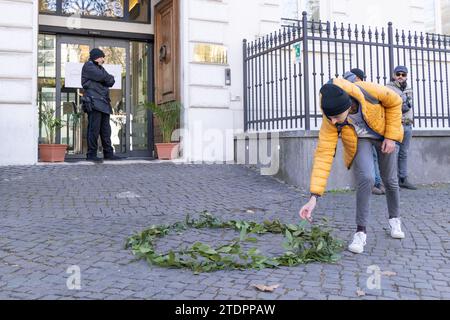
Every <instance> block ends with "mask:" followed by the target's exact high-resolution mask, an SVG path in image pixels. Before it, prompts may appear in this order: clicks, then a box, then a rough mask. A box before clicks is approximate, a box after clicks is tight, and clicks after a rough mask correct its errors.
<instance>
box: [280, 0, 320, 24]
mask: <svg viewBox="0 0 450 320" xmlns="http://www.w3.org/2000/svg"><path fill="white" fill-rule="evenodd" d="M281 11H282V15H283V16H282V18H288V19H301V18H302V12H303V11H306V13H307V14H308V20H311V19H314V20H316V21H318V20H320V0H282V1H281Z"/></svg>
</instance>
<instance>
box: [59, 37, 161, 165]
mask: <svg viewBox="0 0 450 320" xmlns="http://www.w3.org/2000/svg"><path fill="white" fill-rule="evenodd" d="M56 42H57V43H56V47H57V51H56V61H57V63H56V65H57V68H56V106H59V108H58V107H57V108H56V115H57V117H59V118H61V119H62V120H63V121H64V127H63V128H62V129H61V130H59V131H58V132H57V136H56V140H57V141H59V142H61V143H64V144H67V145H68V151H67V153H68V154H67V157H68V158H85V156H86V151H87V140H86V136H87V116H86V114H84V113H83V112H82V110H81V104H80V98H81V96H82V94H83V90H82V88H81V68H82V66H83V64H84V63H85V62H86V61H88V59H89V51H90V50H92V49H93V48H100V49H101V50H103V52H104V53H105V65H104V67H105V69H106V70H107V71H108V72H109V73H111V74H113V75H114V78H115V80H116V83H115V85H114V86H113V87H112V88H111V89H110V98H111V106H112V109H113V114H112V115H111V120H110V125H111V142H112V145H113V148H114V152H115V153H116V154H122V155H125V156H139V157H150V156H152V154H153V143H152V138H153V133H152V130H151V124H149V123H148V119H151V117H150V116H149V111H147V110H146V109H145V108H143V107H142V103H143V102H146V100H147V98H148V95H147V93H148V90H147V86H148V83H147V81H146V79H147V77H145V79H144V77H143V74H146V71H145V72H143V71H142V70H141V68H144V67H145V66H146V65H147V62H145V64H144V63H143V60H142V59H141V60H139V61H137V60H136V59H131V58H130V57H131V54H132V55H133V57H134V56H136V55H137V56H143V55H144V54H143V53H142V52H144V51H145V50H144V49H145V48H147V45H146V44H145V43H144V44H143V45H137V46H136V44H135V43H134V44H133V42H130V41H126V40H117V39H98V38H87V37H72V36H58V37H57V41H56ZM136 48H141V51H139V52H136V50H137V49H136ZM130 51H131V54H130ZM132 60H133V61H132ZM134 60H136V62H134ZM135 63H136V64H137V65H136V66H135V65H134V64H135ZM132 87H133V88H138V90H133V92H132ZM144 87H145V88H144ZM99 146H101V143H99ZM99 151H101V147H100V150H99Z"/></svg>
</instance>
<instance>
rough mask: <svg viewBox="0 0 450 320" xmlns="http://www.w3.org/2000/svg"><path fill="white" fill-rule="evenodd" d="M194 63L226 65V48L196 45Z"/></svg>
mask: <svg viewBox="0 0 450 320" xmlns="http://www.w3.org/2000/svg"><path fill="white" fill-rule="evenodd" d="M194 62H205V63H216V64H228V55H227V48H226V47H225V46H222V45H217V44H209V43H196V44H195V45H194Z"/></svg>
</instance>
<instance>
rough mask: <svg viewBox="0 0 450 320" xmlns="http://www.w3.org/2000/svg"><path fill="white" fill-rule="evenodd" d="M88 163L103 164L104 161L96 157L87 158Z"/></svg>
mask: <svg viewBox="0 0 450 320" xmlns="http://www.w3.org/2000/svg"><path fill="white" fill-rule="evenodd" d="M86 161H91V162H95V163H102V162H103V159H102V158H99V157H97V156H95V157H87V158H86Z"/></svg>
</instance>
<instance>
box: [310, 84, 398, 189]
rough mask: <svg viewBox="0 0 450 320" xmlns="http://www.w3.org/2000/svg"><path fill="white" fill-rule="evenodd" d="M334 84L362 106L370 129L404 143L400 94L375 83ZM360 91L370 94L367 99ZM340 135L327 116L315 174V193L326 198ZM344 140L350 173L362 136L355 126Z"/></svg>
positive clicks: (345, 129) (347, 129)
mask: <svg viewBox="0 0 450 320" xmlns="http://www.w3.org/2000/svg"><path fill="white" fill-rule="evenodd" d="M333 84H335V85H337V86H339V87H341V88H342V89H343V90H344V91H346V92H347V93H348V94H349V95H350V96H352V97H353V98H355V99H356V100H357V101H359V102H360V104H361V108H362V114H363V117H364V119H365V121H366V123H367V125H368V126H369V128H371V129H372V130H373V131H375V132H376V133H378V134H380V135H381V136H383V137H384V138H386V139H390V140H394V141H398V142H402V141H403V126H402V99H401V98H400V96H399V95H398V94H397V93H395V92H394V91H392V90H391V89H388V88H386V87H383V86H381V85H379V84H375V83H371V82H357V83H356V84H354V83H351V82H349V81H347V80H344V79H333ZM358 86H359V87H358ZM360 88H363V90H365V91H366V96H365V95H364V93H363V91H362V90H361V89H360ZM367 93H368V95H367ZM320 100H322V99H320ZM338 135H339V132H338V129H337V127H336V126H335V125H333V124H332V123H331V121H330V120H328V118H327V117H325V116H324V117H323V120H322V126H321V128H320V132H319V143H318V145H317V149H316V152H315V156H314V164H313V169H312V173H311V184H310V191H311V193H314V194H318V195H322V194H323V193H324V192H325V187H326V185H327V180H328V177H329V175H330V170H331V165H332V163H333V159H334V155H335V153H336V147H337V142H338ZM341 139H342V144H343V146H344V162H345V165H346V166H347V168H348V169H350V167H351V165H352V162H353V159H354V158H355V155H356V152H357V145H358V136H357V135H356V131H355V129H354V127H353V126H352V125H351V124H349V125H344V126H343V127H342V129H341Z"/></svg>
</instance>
